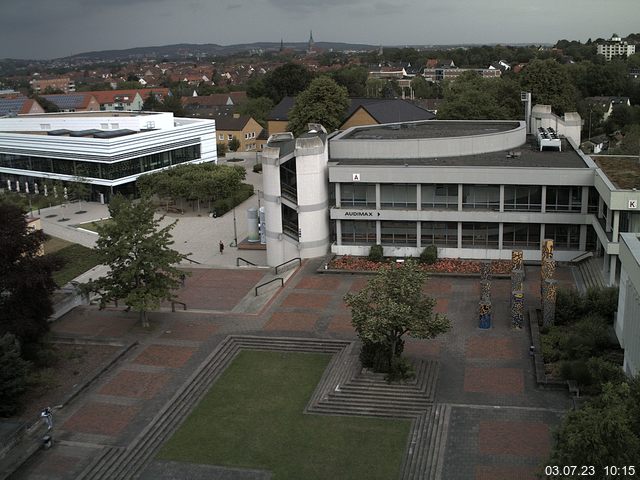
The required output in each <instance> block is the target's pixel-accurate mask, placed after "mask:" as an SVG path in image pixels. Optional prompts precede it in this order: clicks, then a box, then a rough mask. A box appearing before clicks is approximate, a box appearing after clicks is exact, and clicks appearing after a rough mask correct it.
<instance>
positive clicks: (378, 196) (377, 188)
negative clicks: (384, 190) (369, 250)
mask: <svg viewBox="0 0 640 480" xmlns="http://www.w3.org/2000/svg"><path fill="white" fill-rule="evenodd" d="M380 202H381V199H380V184H379V183H376V210H380ZM378 243H380V242H379V241H378Z"/></svg>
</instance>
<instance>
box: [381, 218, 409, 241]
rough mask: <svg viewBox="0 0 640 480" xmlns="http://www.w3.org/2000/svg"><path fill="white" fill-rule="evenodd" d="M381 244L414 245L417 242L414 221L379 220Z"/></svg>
mask: <svg viewBox="0 0 640 480" xmlns="http://www.w3.org/2000/svg"><path fill="white" fill-rule="evenodd" d="M380 233H381V240H382V245H400V246H403V245H405V246H411V247H415V246H417V245H418V243H417V235H416V223H415V222H389V221H382V222H380Z"/></svg>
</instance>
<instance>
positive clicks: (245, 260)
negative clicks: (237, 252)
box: [236, 257, 257, 267]
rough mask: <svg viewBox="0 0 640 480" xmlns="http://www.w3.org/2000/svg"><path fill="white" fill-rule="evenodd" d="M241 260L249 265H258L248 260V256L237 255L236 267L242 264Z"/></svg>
mask: <svg viewBox="0 0 640 480" xmlns="http://www.w3.org/2000/svg"><path fill="white" fill-rule="evenodd" d="M240 260H242V261H243V262H245V263H247V264H249V265H253V266H254V267H257V265H256V264H255V263H253V262H250V261H249V260H247V259H246V258H242V257H236V267H239V266H240Z"/></svg>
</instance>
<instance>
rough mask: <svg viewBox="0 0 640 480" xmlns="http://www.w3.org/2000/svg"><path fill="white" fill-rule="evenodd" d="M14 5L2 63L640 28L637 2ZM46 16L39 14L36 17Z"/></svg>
mask: <svg viewBox="0 0 640 480" xmlns="http://www.w3.org/2000/svg"><path fill="white" fill-rule="evenodd" d="M244 1H245V0H221V1H220V2H215V4H214V3H213V2H207V1H205V0H191V1H190V2H189V3H188V4H186V5H185V4H180V5H177V4H175V3H172V2H169V1H168V0H158V1H154V2H151V1H150V0H131V1H127V2H125V1H124V0H115V1H112V2H110V3H109V4H108V5H106V4H102V3H100V2H97V1H95V0H61V1H60V2H55V4H54V3H52V2H46V1H44V0H32V1H31V2H30V5H31V8H29V9H25V8H24V4H23V3H20V2H17V1H16V0H9V2H8V3H7V5H5V6H4V7H3V15H2V18H1V19H0V31H2V32H3V34H2V37H3V38H2V40H3V41H2V42H0V58H14V59H33V60H46V59H53V58H60V57H66V56H71V55H76V54H79V53H85V52H91V51H104V50H121V49H129V48H136V47H152V46H163V45H172V44H181V43H187V44H218V45H234V44H244V43H247V44H249V43H255V42H279V41H280V40H281V39H283V40H284V41H285V42H290V43H291V42H296V43H298V42H304V41H306V40H307V39H308V38H309V31H310V30H312V31H313V35H314V39H315V40H316V42H319V41H335V42H343V43H360V44H369V45H385V46H405V45H414V46H419V45H457V44H548V43H555V42H556V41H558V40H561V39H568V40H577V41H582V42H584V41H586V40H587V39H588V38H592V39H594V40H595V39H596V38H608V37H609V36H611V34H612V33H618V34H620V35H621V36H625V35H627V34H630V33H632V32H634V31H635V30H637V28H636V25H635V19H634V18H632V16H630V15H619V12H624V11H627V10H629V11H631V10H632V9H633V7H634V6H637V5H634V4H635V0H616V2H615V3H616V9H615V10H614V9H613V8H612V6H611V3H607V4H604V3H603V2H597V1H595V0H580V1H578V0H566V1H565V2H562V3H561V4H558V3H557V2H552V1H551V0H540V1H538V2H535V4H533V3H531V2H525V1H523V0H515V1H511V2H494V3H492V4H491V5H486V4H478V2H471V1H469V0H452V1H451V2H449V3H448V4H447V5H442V4H439V3H436V2H434V1H432V0H428V1H426V2H424V1H423V2H418V1H417V0H403V1H402V2H400V3H399V4H394V5H391V4H389V3H385V2H383V1H380V2H377V3H373V4H365V3H364V2H362V0H348V1H346V2H337V1H336V0H324V1H314V2H311V1H308V0H303V1H294V0H261V1H258V2H254V3H252V4H248V3H247V4H245V3H244ZM34 11H35V12H38V15H33V12H34Z"/></svg>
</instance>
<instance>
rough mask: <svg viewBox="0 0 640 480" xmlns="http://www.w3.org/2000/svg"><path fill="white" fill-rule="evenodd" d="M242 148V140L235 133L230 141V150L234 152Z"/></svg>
mask: <svg viewBox="0 0 640 480" xmlns="http://www.w3.org/2000/svg"><path fill="white" fill-rule="evenodd" d="M239 148H240V140H238V139H237V138H236V136H235V135H234V136H233V138H232V139H231V140H230V141H229V150H231V151H232V152H237V151H238V149H239Z"/></svg>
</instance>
